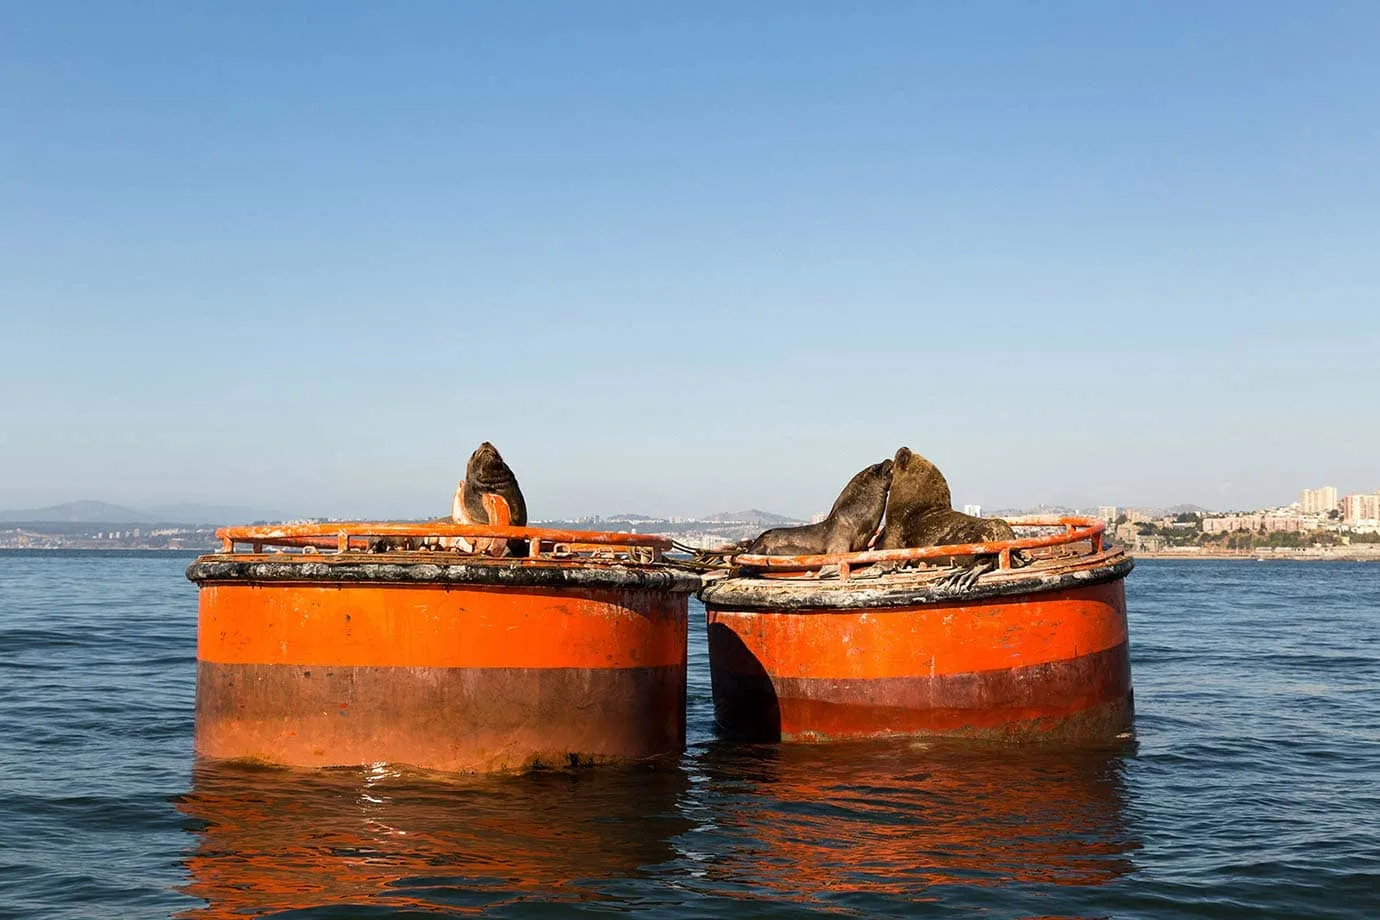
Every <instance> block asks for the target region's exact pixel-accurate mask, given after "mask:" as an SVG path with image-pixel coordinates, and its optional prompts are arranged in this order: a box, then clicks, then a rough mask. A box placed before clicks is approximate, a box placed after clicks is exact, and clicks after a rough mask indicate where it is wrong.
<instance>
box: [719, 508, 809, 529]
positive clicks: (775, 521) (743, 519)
mask: <svg viewBox="0 0 1380 920" xmlns="http://www.w3.org/2000/svg"><path fill="white" fill-rule="evenodd" d="M700 520H702V521H706V522H708V523H711V524H729V523H742V524H766V525H769V526H773V527H775V526H779V525H781V524H794V523H797V521H796V519H795V518H791V517H786V516H784V515H781V514H772V513H771V512H770V511H762V510H760V509H758V508H749V509H748V510H747V511H721V512H719V513H718V514H711V515H709V517H706V518H701V519H700Z"/></svg>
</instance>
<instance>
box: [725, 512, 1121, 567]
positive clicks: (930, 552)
mask: <svg viewBox="0 0 1380 920" xmlns="http://www.w3.org/2000/svg"><path fill="white" fill-rule="evenodd" d="M1012 525H1013V526H1018V527H1063V528H1065V530H1064V533H1061V534H1051V535H1049V536H1044V537H1023V538H1020V539H1016V540H1003V541H999V542H992V543H959V544H952V545H947V546H920V547H909V548H904V549H885V550H865V551H863V552H860V553H837V554H830V555H817V556H762V555H741V556H735V557H734V562H736V563H737V564H738V565H740V566H743V567H746V568H756V569H764V570H767V571H772V572H801V571H809V570H812V569H819V568H823V567H824V566H826V565H842V564H845V563H846V564H848V565H849V566H853V567H856V566H860V565H867V564H869V563H874V562H916V561H924V560H930V559H945V558H949V557H952V556H990V555H1001V554H1003V553H1005V554H1006V563H1005V565H1004V566H1003V567H1009V565H1010V553H1011V551H1013V550H1022V549H1038V548H1042V547H1049V546H1066V545H1069V544H1073V543H1077V542H1079V541H1082V540H1089V541H1092V543H1093V545H1096V546H1100V545H1101V535H1102V532H1103V531H1104V530H1105V529H1106V527H1107V525H1106V523H1105V522H1103V521H1100V520H1096V519H1094V518H1075V517H1058V518H1024V519H1020V520H1015V521H1012Z"/></svg>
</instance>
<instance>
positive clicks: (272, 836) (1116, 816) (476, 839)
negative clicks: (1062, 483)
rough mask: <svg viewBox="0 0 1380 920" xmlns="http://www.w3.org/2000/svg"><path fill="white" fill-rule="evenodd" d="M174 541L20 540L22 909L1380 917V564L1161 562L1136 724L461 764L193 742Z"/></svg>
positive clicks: (5, 898)
mask: <svg viewBox="0 0 1380 920" xmlns="http://www.w3.org/2000/svg"><path fill="white" fill-rule="evenodd" d="M187 561H188V558H187V557H185V556H176V555H118V556H117V555H111V554H23V553H9V554H5V553H0V916H4V917H45V918H49V917H159V916H184V917H194V918H208V920H209V918H217V917H247V916H248V917H252V916H280V917H294V918H324V917H331V918H341V917H407V916H412V917H422V916H428V917H430V916H461V915H470V914H475V913H489V914H492V915H494V916H509V917H560V916H568V915H570V914H574V913H628V912H635V913H637V914H638V915H640V916H648V917H657V916H708V917H715V916H723V917H729V916H732V917H753V916H758V917H788V916H822V915H854V916H866V917H871V916H936V917H943V916H958V917H985V918H1004V917H1013V918H1014V917H1118V918H1120V917H1145V918H1173V917H1338V918H1358V920H1359V918H1367V920H1369V918H1374V917H1377V916H1380V829H1378V828H1380V565H1374V564H1371V565H1367V564H1351V563H1289V562H1278V563H1273V562H1271V563H1253V562H1236V561H1232V562H1164V561H1152V562H1143V563H1142V564H1141V565H1140V566H1139V567H1138V568H1137V569H1136V571H1135V572H1134V573H1133V574H1132V575H1131V577H1130V579H1129V581H1128V596H1129V604H1130V618H1131V642H1132V657H1133V669H1134V680H1135V686H1136V706H1137V712H1138V717H1137V726H1136V727H1137V733H1138V740H1137V742H1136V743H1135V744H1132V745H1128V746H1126V747H1124V748H1121V749H1118V750H1111V751H1033V750H1013V749H1002V748H972V747H952V746H941V745H930V746H925V745H920V744H909V743H904V742H899V743H887V744H856V745H839V746H833V747H807V746H751V747H744V746H734V745H730V744H726V743H722V742H720V741H718V740H716V739H715V736H714V731H713V720H712V710H711V706H710V700H709V676H708V670H707V665H706V658H705V646H704V631H703V625H702V622H703V621H702V619H701V618H700V617H699V613H700V611H699V609H698V607H697V606H696V607H695V608H694V609H693V611H692V630H691V642H690V648H691V664H690V711H689V732H690V748H689V750H688V751H687V752H686V754H685V756H684V757H683V758H682V759H681V761H680V764H679V766H678V767H677V768H673V769H663V770H658V771H653V770H644V769H593V770H583V771H579V772H575V773H569V774H563V773H549V774H535V775H529V776H517V777H504V778H459V779H451V780H443V779H437V778H434V777H425V776H418V775H408V774H405V773H400V772H397V771H392V770H387V769H378V770H367V771H361V770H342V771H323V772H316V773H299V772H292V771H278V770H266V769H247V768H243V767H239V768H236V767H225V766H210V765H204V764H202V765H198V764H196V763H195V762H194V760H193V757H192V703H193V695H194V691H195V639H196V592H195V589H194V588H193V586H192V585H190V584H189V583H188V582H186V581H185V580H184V579H183V577H182V570H183V568H184V567H185V565H186V563H187Z"/></svg>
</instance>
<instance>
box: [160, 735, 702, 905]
mask: <svg viewBox="0 0 1380 920" xmlns="http://www.w3.org/2000/svg"><path fill="white" fill-rule="evenodd" d="M687 786H688V779H687V777H686V775H685V774H684V773H683V772H682V771H680V770H676V769H666V770H642V769H627V770H623V769H617V768H608V769H598V770H589V771H578V772H574V773H554V772H553V773H533V774H527V775H522V776H501V777H474V778H445V779H442V778H436V777H432V776H417V775H409V774H405V773H400V772H397V771H391V770H372V771H371V770H332V771H318V772H297V771H288V770H276V769H264V768H253V767H246V766H240V765H233V764H214V763H207V762H202V763H199V764H198V765H197V767H196V769H195V771H194V774H193V784H192V790H191V792H190V793H188V794H187V795H185V796H183V797H182V799H181V801H180V802H179V804H178V807H179V809H180V810H181V811H183V812H184V813H185V814H187V815H189V816H191V817H192V818H194V819H196V821H197V823H198V826H199V829H198V831H197V840H196V843H195V846H194V848H193V850H192V852H191V853H190V855H189V857H188V858H187V861H186V867H187V870H188V873H189V875H190V878H191V881H190V883H189V884H188V885H187V887H186V888H185V889H184V891H185V893H186V894H189V895H192V896H194V897H197V898H201V899H203V900H205V901H206V902H207V905H206V907H205V908H202V909H197V910H193V911H190V912H187V913H185V914H182V915H181V916H185V917H198V918H215V917H244V916H266V915H273V914H277V913H279V912H284V911H294V910H302V911H305V912H306V915H308V916H313V915H316V914H317V913H318V911H317V910H312V909H313V908H333V907H334V908H343V907H345V906H347V905H351V906H354V907H355V908H362V907H365V906H368V907H369V908H371V909H372V910H371V912H372V911H379V910H381V911H383V912H385V913H394V912H408V911H412V910H418V909H420V910H426V911H435V910H438V909H439V910H443V911H453V912H460V913H466V912H473V911H477V910H483V909H486V908H491V907H495V906H498V905H503V904H510V903H513V902H516V901H525V900H531V901H543V902H552V901H556V902H577V901H592V900H598V899H599V898H600V897H601V895H600V894H599V892H598V890H597V886H598V883H599V882H600V881H602V880H605V879H609V878H615V877H617V878H626V877H630V876H637V875H638V874H639V873H640V872H641V871H642V870H643V867H645V866H649V865H654V864H656V863H659V862H662V861H664V860H666V859H668V858H671V857H672V856H673V855H674V851H673V849H672V846H671V840H672V838H673V837H675V836H676V835H677V834H679V833H681V832H683V831H684V830H686V828H687V826H688V822H687V820H686V819H685V818H683V817H680V816H679V815H678V813H677V810H676V805H677V800H678V799H679V797H680V796H681V795H682V794H683V793H684V792H685V790H686V788H687ZM331 915H335V914H334V913H332V914H331Z"/></svg>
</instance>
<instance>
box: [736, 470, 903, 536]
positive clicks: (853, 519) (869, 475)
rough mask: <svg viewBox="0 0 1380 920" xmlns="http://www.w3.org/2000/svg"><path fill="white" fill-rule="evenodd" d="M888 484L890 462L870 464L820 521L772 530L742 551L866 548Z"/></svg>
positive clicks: (883, 503) (880, 512)
mask: <svg viewBox="0 0 1380 920" xmlns="http://www.w3.org/2000/svg"><path fill="white" fill-rule="evenodd" d="M890 485H891V461H890V460H883V461H882V462H881V463H874V464H872V465H871V466H869V467H867V468H866V469H864V470H862V471H861V472H859V473H858V474H857V475H856V476H854V477H853V478H852V479H850V480H848V485H846V486H844V487H843V491H842V492H841V493H839V497H838V500H837V501H835V502H834V507H832V508H830V509H829V516H828V517H826V518H825V519H824V520H822V521H820V522H819V523H817V524H804V525H802V526H799V527H774V528H772V529H771V530H768V531H765V532H764V533H762V534H761V535H760V536H759V537H758V538H757V539H755V540H753V541H752V542H751V543H749V544H748V546H747V549H746V550H744V552H747V553H752V554H757V555H767V556H817V555H825V554H832V553H856V552H858V551H859V550H862V549H864V548H866V546H867V543H868V541H869V540H871V539H872V536H873V534H875V533H876V532H877V525H878V524H880V523H881V521H882V512H883V511H884V510H885V509H886V493H887V489H888V488H889V487H890Z"/></svg>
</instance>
